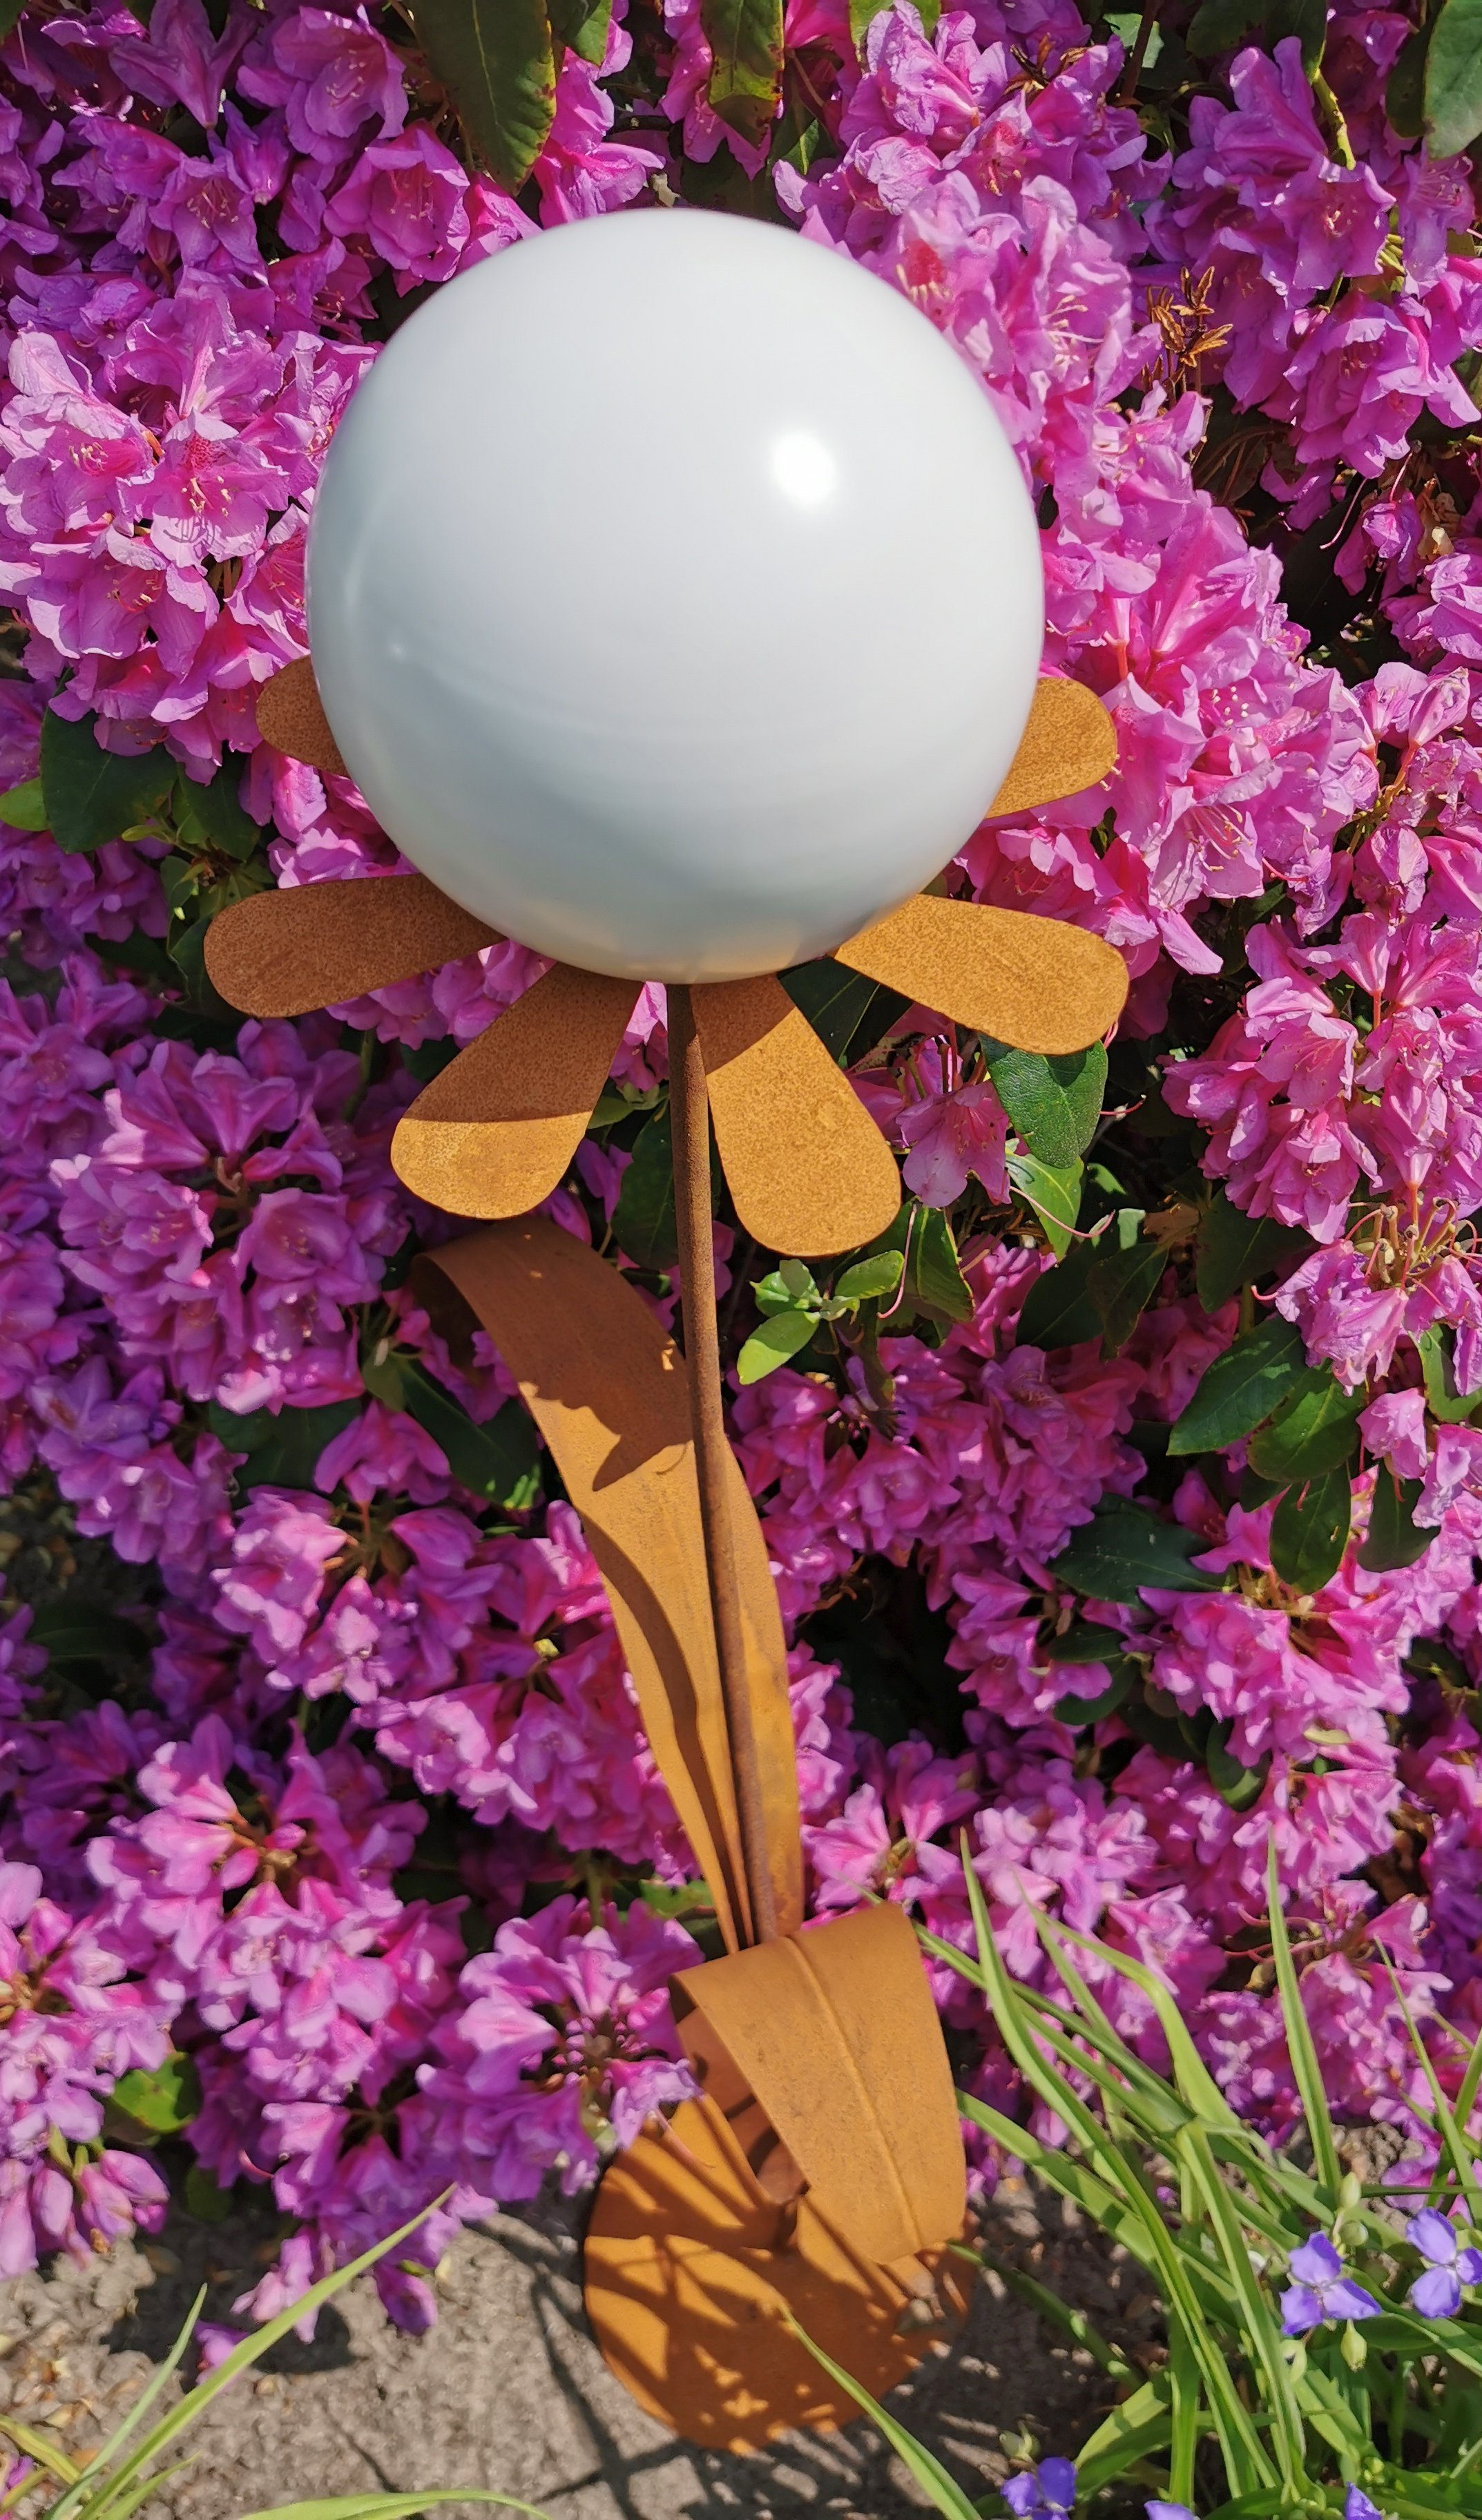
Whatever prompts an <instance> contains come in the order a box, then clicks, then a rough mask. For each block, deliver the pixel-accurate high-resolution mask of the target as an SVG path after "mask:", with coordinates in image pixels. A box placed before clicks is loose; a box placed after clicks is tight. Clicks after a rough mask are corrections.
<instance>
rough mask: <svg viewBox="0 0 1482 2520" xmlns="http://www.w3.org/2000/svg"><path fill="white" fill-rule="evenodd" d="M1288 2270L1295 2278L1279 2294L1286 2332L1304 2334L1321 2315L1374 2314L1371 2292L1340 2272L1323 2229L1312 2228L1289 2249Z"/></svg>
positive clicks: (1375, 2306) (1319, 2321)
mask: <svg viewBox="0 0 1482 2520" xmlns="http://www.w3.org/2000/svg"><path fill="white" fill-rule="evenodd" d="M1288 2268H1289V2272H1290V2273H1292V2274H1293V2275H1294V2276H1295V2277H1296V2281H1295V2282H1294V2283H1292V2284H1289V2285H1288V2287H1287V2289H1286V2291H1285V2292H1283V2293H1282V2295H1281V2326H1282V2329H1283V2331H1284V2332H1285V2334H1286V2335H1288V2336H1305V2335H1306V2334H1307V2331H1308V2329H1309V2328H1311V2327H1321V2326H1322V2324H1323V2321H1324V2319H1325V2318H1378V2317H1379V2304H1378V2303H1377V2302H1376V2301H1375V2299H1374V2297H1373V2294H1372V2293H1371V2292H1366V2291H1365V2289H1364V2287H1363V2285H1362V2284H1357V2283H1355V2282H1354V2280H1353V2277H1352V2276H1351V2275H1346V2274H1345V2273H1343V2261H1342V2259H1341V2258H1340V2257H1339V2255H1338V2253H1337V2250H1336V2249H1335V2248H1334V2247H1333V2244H1332V2242H1331V2240H1329V2239H1328V2237H1327V2235H1326V2233H1325V2231H1314V2233H1313V2235H1312V2238H1311V2239H1310V2240H1304V2241H1303V2242H1302V2245H1301V2247H1300V2248H1298V2249H1293V2250H1292V2253H1291V2257H1290V2259H1289V2260H1288Z"/></svg>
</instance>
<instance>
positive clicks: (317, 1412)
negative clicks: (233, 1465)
mask: <svg viewBox="0 0 1482 2520" xmlns="http://www.w3.org/2000/svg"><path fill="white" fill-rule="evenodd" d="M359 1415H360V1403H359V1401H358V1400H333V1401H331V1402H330V1403H329V1405H328V1406H327V1407H326V1408H323V1409H280V1411H279V1412H278V1415H277V1416H276V1417H274V1415H273V1413H272V1411H271V1410H269V1409H254V1410H252V1411H251V1412H250V1414H249V1415H248V1416H247V1417H246V1418H235V1417H234V1416H233V1415H232V1412H231V1411H230V1409H223V1408H222V1407H221V1405H220V1403H219V1401H215V1400H213V1401H212V1402H211V1405H210V1407H209V1409H208V1410H207V1412H206V1418H207V1422H208V1423H209V1426H210V1429H211V1433H212V1434H213V1435H214V1436H215V1437H216V1440H217V1442H218V1443H220V1444H224V1445H225V1447H226V1449H227V1451H228V1452H229V1453H245V1454H246V1455H247V1460H246V1462H245V1463H243V1465H242V1466H241V1467H240V1468H239V1469H238V1470H237V1471H236V1472H235V1473H234V1475H235V1478H236V1482H237V1485H238V1486H239V1487H240V1488H245V1489H249V1488H310V1489H311V1488H312V1487H313V1485H314V1472H315V1470H316V1469H317V1468H318V1466H319V1457H320V1455H321V1453H322V1452H323V1451H324V1449H325V1446H326V1445H327V1444H332V1443H333V1442H334V1440H335V1438H336V1436H337V1435H342V1434H343V1433H344V1430H345V1428H346V1427H347V1426H348V1425H350V1424H351V1423H352V1422H353V1420H354V1419H355V1418H358V1417H359Z"/></svg>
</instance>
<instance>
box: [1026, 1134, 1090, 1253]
mask: <svg viewBox="0 0 1482 2520" xmlns="http://www.w3.org/2000/svg"><path fill="white" fill-rule="evenodd" d="M1009 1178H1010V1181H1011V1182H1012V1184H1013V1187H1014V1189H1015V1190H1016V1191H1017V1192H1018V1193H1019V1196H1020V1197H1021V1198H1024V1199H1027V1200H1028V1202H1029V1205H1030V1206H1031V1207H1032V1208H1033V1210H1034V1212H1035V1214H1036V1216H1037V1217H1038V1218H1039V1220H1040V1223H1041V1224H1042V1225H1043V1227H1044V1229H1045V1239H1046V1241H1047V1242H1048V1243H1049V1245H1050V1248H1051V1250H1052V1251H1053V1252H1054V1253H1055V1258H1056V1259H1057V1260H1063V1258H1064V1256H1065V1254H1066V1252H1067V1251H1068V1250H1069V1248H1070V1239H1071V1236H1072V1235H1073V1234H1074V1232H1075V1221H1076V1218H1077V1217H1078V1216H1079V1215H1080V1212H1081V1186H1082V1182H1083V1180H1084V1167H1083V1166H1082V1165H1081V1163H1080V1162H1079V1161H1077V1162H1075V1163H1071V1164H1065V1165H1051V1164H1045V1163H1041V1161H1040V1159H1039V1157H1038V1156H1037V1155H1031V1154H1026V1153H1025V1152H1024V1150H1023V1148H1020V1149H1019V1150H1018V1152H1017V1153H1016V1154H1011V1155H1010V1158H1009Z"/></svg>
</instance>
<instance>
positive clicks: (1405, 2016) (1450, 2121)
mask: <svg viewBox="0 0 1482 2520" xmlns="http://www.w3.org/2000/svg"><path fill="white" fill-rule="evenodd" d="M1380 1958H1381V1959H1382V1960H1383V1962H1384V1965H1385V1967H1386V1969H1387V1970H1388V1971H1389V1982H1390V1985H1391V1986H1392V1987H1393V1988H1394V1991H1395V2002H1396V2003H1397V2004H1398V2005H1399V2007H1400V2015H1401V2018H1402V2020H1403V2021H1404V2023H1405V2027H1406V2029H1407V2030H1408V2031H1409V2033H1410V2044H1411V2046H1412V2047H1413V2048H1414V2049H1415V2055H1416V2057H1417V2058H1418V2060H1419V2065H1420V2071H1421V2073H1422V2074H1423V2075H1424V2076H1425V2080H1426V2082H1427V2083H1428V2084H1429V2086H1430V2096H1431V2101H1432V2105H1433V2106H1434V2109H1435V2113H1436V2133H1437V2134H1438V2135H1439V2137H1440V2138H1441V2141H1442V2143H1443V2145H1444V2146H1445V2149H1446V2154H1447V2158H1448V2160H1449V2161H1450V2163H1451V2166H1452V2168H1453V2170H1454V2171H1455V2172H1456V2174H1457V2184H1458V2186H1459V2187H1460V2191H1461V2194H1462V2196H1463V2197H1464V2198H1465V2200H1466V2208H1467V2212H1468V2214H1469V2215H1470V2217H1471V2219H1472V2221H1473V2222H1478V2221H1482V2186H1479V2183H1478V2180H1477V2165H1476V2158H1475V2155H1474V2154H1473V2153H1472V2151H1471V2149H1470V2147H1469V2145H1468V2144H1467V2142H1466V2141H1465V2140H1464V2139H1463V2138H1462V2136H1461V2134H1460V2130H1459V2129H1458V2126H1457V2122H1456V2119H1455V2118H1454V2117H1453V2115H1452V2112H1451V2107H1450V2105H1449V2103H1448V2101H1447V2097H1446V2093H1444V2092H1443V2091H1442V2089H1441V2085H1440V2080H1439V2078H1438V2076H1437V2073H1436V2069H1435V2066H1434V2065H1433V2064H1432V2062H1431V2056H1430V2049H1429V2048H1427V2047H1426V2045H1425V2042H1424V2040H1423V2039H1422V2038H1421V2036H1420V2033H1419V2031H1418V2030H1417V2029H1416V2027H1415V2015H1414V2013H1413V2012H1412V2011H1411V2008H1410V2005H1409V2004H1408V2003H1407V2002H1406V2000H1405V1989H1404V1988H1403V1987H1402V1985H1401V1984H1400V1980H1399V1976H1398V1974H1397V1972H1396V1969H1395V1964H1394V1962H1393V1960H1392V1959H1391V1958H1390V1957H1389V1954H1388V1953H1387V1952H1381V1954H1380Z"/></svg>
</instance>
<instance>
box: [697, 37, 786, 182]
mask: <svg viewBox="0 0 1482 2520" xmlns="http://www.w3.org/2000/svg"><path fill="white" fill-rule="evenodd" d="M699 22H700V25H701V27H702V28H703V30H704V37H705V41H706V43H707V44H708V45H709V47H710V60H711V67H710V79H709V85H708V87H707V88H706V91H705V93H706V96H707V98H708V100H709V103H710V105H711V107H712V109H713V110H714V112H716V113H718V114H719V116H720V118H721V120H722V122H724V123H725V124H726V125H727V126H728V128H729V129H730V130H732V131H734V132H736V133H737V135H738V137H739V138H741V139H742V140H746V141H749V142H750V144H751V146H752V147H753V148H758V149H759V148H760V147H761V145H762V143H763V141H764V140H765V138H766V136H767V132H768V130H769V128H770V126H771V124H772V122H773V120H774V118H775V116H776V113H777V109H778V107H779V105H780V104H781V103H782V94H783V0H699Z"/></svg>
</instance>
